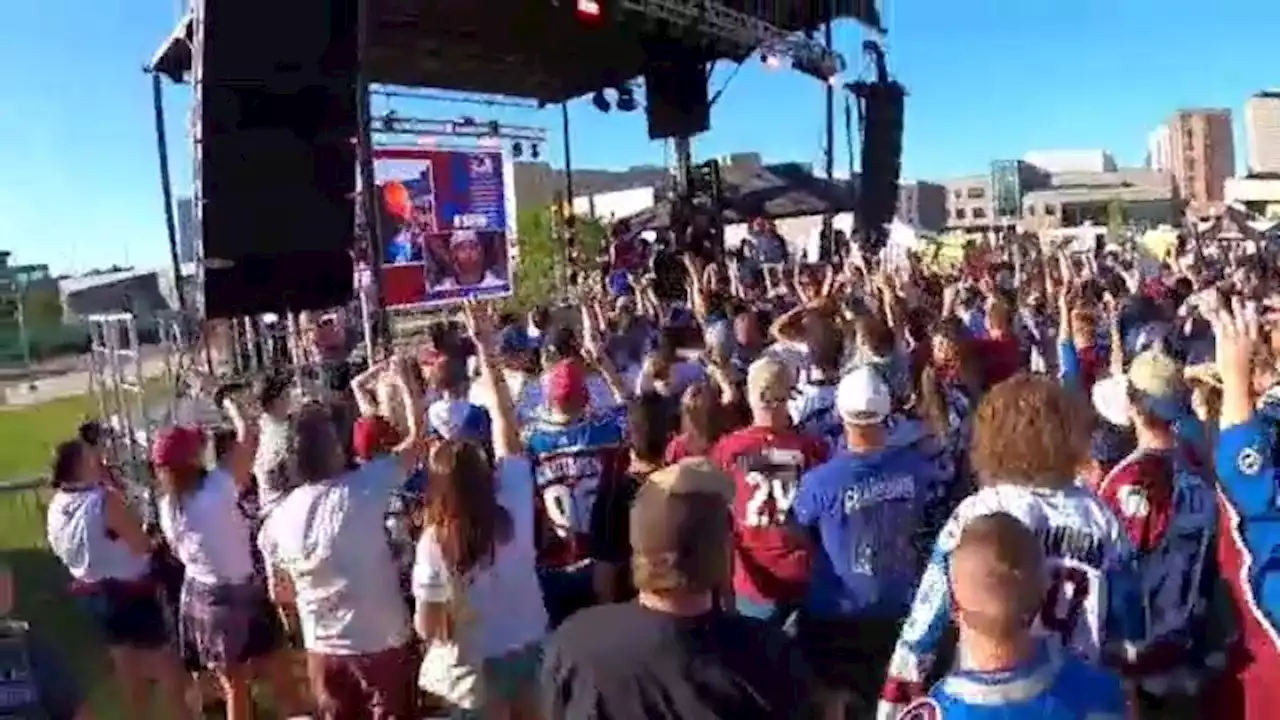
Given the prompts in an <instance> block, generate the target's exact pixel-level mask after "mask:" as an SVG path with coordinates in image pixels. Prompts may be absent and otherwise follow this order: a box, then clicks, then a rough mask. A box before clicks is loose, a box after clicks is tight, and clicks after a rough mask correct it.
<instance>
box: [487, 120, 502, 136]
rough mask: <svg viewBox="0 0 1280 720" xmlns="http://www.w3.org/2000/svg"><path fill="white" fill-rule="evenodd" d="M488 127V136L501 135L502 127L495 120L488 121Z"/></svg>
mask: <svg viewBox="0 0 1280 720" xmlns="http://www.w3.org/2000/svg"><path fill="white" fill-rule="evenodd" d="M488 127H489V134H490V135H501V134H502V125H501V124H499V123H498V121H497V120H490V121H489V125H488Z"/></svg>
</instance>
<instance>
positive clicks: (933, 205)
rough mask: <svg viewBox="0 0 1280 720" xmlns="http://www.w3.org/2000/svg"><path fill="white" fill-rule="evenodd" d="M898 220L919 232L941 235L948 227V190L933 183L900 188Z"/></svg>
mask: <svg viewBox="0 0 1280 720" xmlns="http://www.w3.org/2000/svg"><path fill="white" fill-rule="evenodd" d="M897 215H898V219H899V220H901V221H902V222H904V223H906V224H908V225H910V226H911V227H913V228H915V229H917V230H923V231H925V232H931V233H939V232H942V231H943V229H944V228H946V227H947V222H948V215H947V188H946V187H944V186H942V185H940V184H938V183H933V182H925V181H917V182H904V183H902V184H900V185H899V186H898V213H897Z"/></svg>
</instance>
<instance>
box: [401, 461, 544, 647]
mask: <svg viewBox="0 0 1280 720" xmlns="http://www.w3.org/2000/svg"><path fill="white" fill-rule="evenodd" d="M497 472H498V504H500V505H502V507H504V508H506V510H507V512H508V513H510V514H511V520H512V526H513V527H512V531H513V534H512V537H511V540H510V541H509V542H507V543H505V544H502V545H499V546H498V547H497V548H496V549H495V550H494V556H493V564H491V565H485V566H483V567H478V568H475V569H473V570H472V571H471V572H470V573H468V575H467V577H466V578H465V579H464V580H463V581H462V582H461V583H460V584H465V586H466V599H465V606H466V611H467V614H468V615H469V617H470V618H471V622H470V623H469V624H468V625H467V626H466V627H467V633H468V634H467V635H466V637H464V638H463V639H462V643H464V647H466V648H467V649H468V650H469V651H470V652H473V653H475V657H477V658H486V659H487V658H494V657H500V656H502V655H505V654H506V653H508V652H510V651H512V650H515V649H517V648H520V647H523V646H525V645H528V644H529V643H532V642H534V641H537V640H540V639H542V637H543V636H545V635H546V634H547V610H546V607H545V606H544V605H543V602H542V590H541V588H540V587H539V585H538V574H537V571H536V569H535V551H534V547H533V513H534V508H533V503H534V499H533V494H534V484H533V467H532V465H531V464H530V463H529V459H528V458H526V457H524V456H515V457H508V458H506V459H504V460H502V461H501V462H499V463H498V469H497ZM451 576H452V572H451V570H450V568H449V566H448V564H447V563H446V562H445V559H444V554H443V553H442V552H441V550H440V544H439V543H438V542H437V541H436V535H435V531H434V529H433V528H431V527H427V528H424V529H423V531H422V535H421V537H420V538H419V539H418V549H417V553H416V556H415V558H414V562H413V595H414V597H415V598H417V600H418V602H419V603H446V602H450V601H451V600H453V598H454V595H453V593H454V590H455V582H458V581H457V580H455V579H453V578H452V577H451Z"/></svg>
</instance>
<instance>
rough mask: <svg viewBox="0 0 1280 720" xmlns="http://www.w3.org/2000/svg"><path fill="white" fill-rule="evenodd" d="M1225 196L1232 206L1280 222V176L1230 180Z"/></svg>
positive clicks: (1228, 180)
mask: <svg viewBox="0 0 1280 720" xmlns="http://www.w3.org/2000/svg"><path fill="white" fill-rule="evenodd" d="M1224 195H1225V198H1226V201H1227V202H1228V203H1230V204H1233V205H1238V206H1240V207H1243V208H1244V209H1245V210H1248V211H1249V212H1252V213H1255V214H1257V215H1258V216H1260V217H1263V218H1271V219H1276V220H1280V176H1276V177H1234V178H1228V179H1227V184H1226V189H1225V191H1224Z"/></svg>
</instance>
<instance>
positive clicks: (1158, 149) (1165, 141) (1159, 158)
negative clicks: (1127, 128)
mask: <svg viewBox="0 0 1280 720" xmlns="http://www.w3.org/2000/svg"><path fill="white" fill-rule="evenodd" d="M1172 143H1173V133H1172V132H1171V131H1170V130H1169V126H1168V125H1158V126H1156V129H1155V130H1152V131H1151V132H1150V133H1149V134H1148V135H1147V169H1149V170H1155V171H1156V172H1172V171H1173V144H1172Z"/></svg>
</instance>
